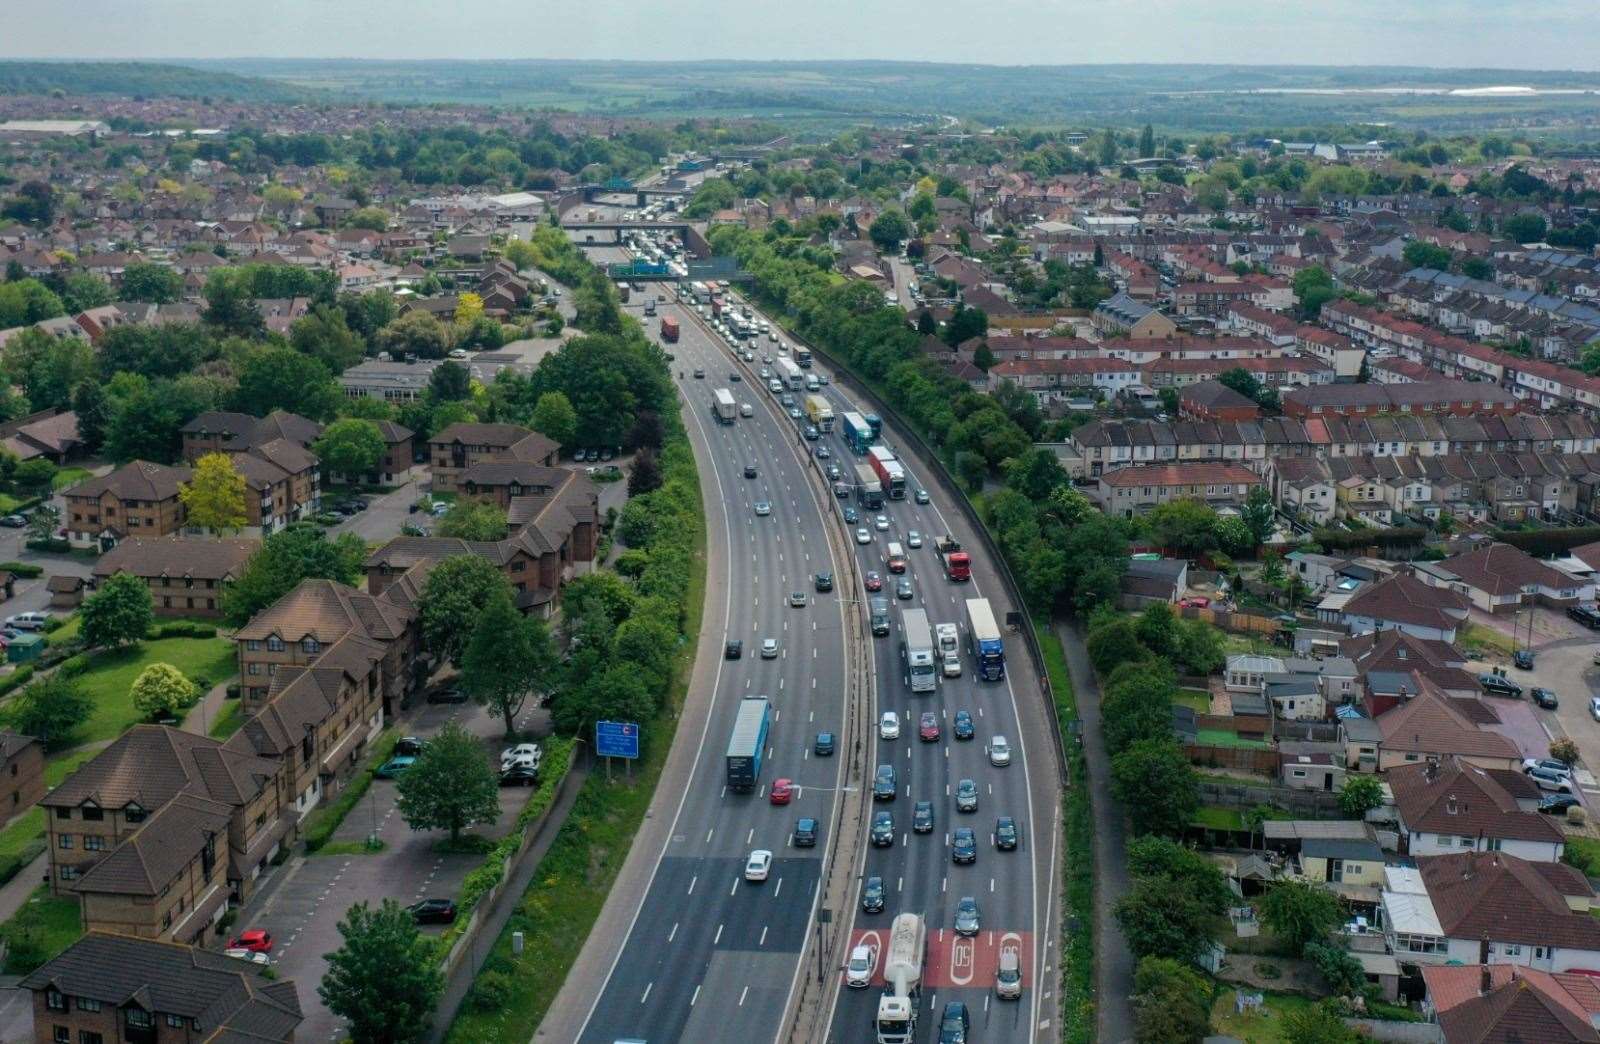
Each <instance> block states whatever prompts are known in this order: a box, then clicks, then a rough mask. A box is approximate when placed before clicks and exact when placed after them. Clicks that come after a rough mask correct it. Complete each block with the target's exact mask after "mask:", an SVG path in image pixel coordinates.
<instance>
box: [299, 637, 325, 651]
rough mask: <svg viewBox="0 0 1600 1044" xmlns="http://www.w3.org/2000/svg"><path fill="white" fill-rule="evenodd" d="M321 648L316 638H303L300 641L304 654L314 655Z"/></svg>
mask: <svg viewBox="0 0 1600 1044" xmlns="http://www.w3.org/2000/svg"><path fill="white" fill-rule="evenodd" d="M319 648H321V646H319V645H318V644H317V640H316V639H315V638H302V639H301V640H300V649H301V651H303V652H308V653H314V652H316V651H317V650H318V649H319Z"/></svg>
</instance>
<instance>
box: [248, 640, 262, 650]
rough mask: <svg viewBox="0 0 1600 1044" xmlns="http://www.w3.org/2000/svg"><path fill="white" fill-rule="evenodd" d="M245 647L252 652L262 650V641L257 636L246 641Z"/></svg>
mask: <svg viewBox="0 0 1600 1044" xmlns="http://www.w3.org/2000/svg"><path fill="white" fill-rule="evenodd" d="M244 647H245V648H246V649H248V650H249V651H250V652H260V651H261V642H260V641H258V640H257V639H255V638H252V639H250V640H249V641H248V642H245V643H244Z"/></svg>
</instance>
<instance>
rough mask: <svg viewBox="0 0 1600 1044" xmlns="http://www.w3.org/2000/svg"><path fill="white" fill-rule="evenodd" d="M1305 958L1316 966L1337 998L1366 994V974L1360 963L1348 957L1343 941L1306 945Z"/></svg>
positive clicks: (1348, 953)
mask: <svg viewBox="0 0 1600 1044" xmlns="http://www.w3.org/2000/svg"><path fill="white" fill-rule="evenodd" d="M1305 957H1306V959H1307V960H1309V961H1311V962H1312V963H1313V964H1315V965H1316V966H1317V971H1319V972H1321V973H1322V977H1323V978H1324V979H1326V980H1327V981H1328V988H1329V989H1331V990H1333V992H1334V995H1335V996H1338V997H1359V996H1361V995H1362V994H1364V993H1365V992H1366V988H1367V973H1366V970H1365V969H1364V968H1362V967H1361V962H1360V961H1358V960H1356V959H1355V958H1354V957H1352V956H1350V951H1349V950H1346V949H1345V948H1344V946H1343V940H1337V939H1336V940H1334V941H1332V942H1326V943H1317V942H1314V943H1307V944H1306V950H1305Z"/></svg>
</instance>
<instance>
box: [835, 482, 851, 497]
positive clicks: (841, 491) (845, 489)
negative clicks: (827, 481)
mask: <svg viewBox="0 0 1600 1044" xmlns="http://www.w3.org/2000/svg"><path fill="white" fill-rule="evenodd" d="M851 492H852V490H851V488H850V483H848V482H835V483H834V484H833V495H834V496H836V497H838V498H839V499H840V500H846V499H848V498H849V496H850V494H851Z"/></svg>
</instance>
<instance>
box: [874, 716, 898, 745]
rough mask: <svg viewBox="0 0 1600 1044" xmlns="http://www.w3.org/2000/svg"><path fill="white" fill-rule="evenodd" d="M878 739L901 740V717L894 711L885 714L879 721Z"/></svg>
mask: <svg viewBox="0 0 1600 1044" xmlns="http://www.w3.org/2000/svg"><path fill="white" fill-rule="evenodd" d="M878 738H879V739H886V740H896V739H899V738H900V715H898V714H896V713H895V712H894V711H884V712H883V717H882V718H880V719H879V720H878Z"/></svg>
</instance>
